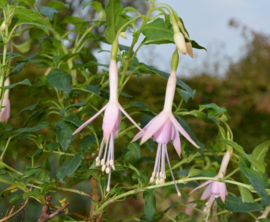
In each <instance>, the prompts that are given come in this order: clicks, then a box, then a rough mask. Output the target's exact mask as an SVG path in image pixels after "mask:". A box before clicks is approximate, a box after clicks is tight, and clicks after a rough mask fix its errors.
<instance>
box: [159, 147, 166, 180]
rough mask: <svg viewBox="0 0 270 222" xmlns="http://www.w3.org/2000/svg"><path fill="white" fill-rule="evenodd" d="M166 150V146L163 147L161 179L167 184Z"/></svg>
mask: <svg viewBox="0 0 270 222" xmlns="http://www.w3.org/2000/svg"><path fill="white" fill-rule="evenodd" d="M165 150H166V144H163V145H162V156H161V172H160V177H161V178H162V183H165V177H164V175H165Z"/></svg>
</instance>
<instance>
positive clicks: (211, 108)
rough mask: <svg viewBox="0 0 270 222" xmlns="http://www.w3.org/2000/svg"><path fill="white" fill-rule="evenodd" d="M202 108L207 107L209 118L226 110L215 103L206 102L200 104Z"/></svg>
mask: <svg viewBox="0 0 270 222" xmlns="http://www.w3.org/2000/svg"><path fill="white" fill-rule="evenodd" d="M202 108H207V110H208V117H209V118H211V117H213V116H215V115H217V114H220V113H224V112H226V109H225V108H221V107H219V106H218V105H217V104H215V103H210V104H206V105H200V109H202Z"/></svg>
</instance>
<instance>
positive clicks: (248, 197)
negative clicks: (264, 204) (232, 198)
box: [238, 186, 255, 203]
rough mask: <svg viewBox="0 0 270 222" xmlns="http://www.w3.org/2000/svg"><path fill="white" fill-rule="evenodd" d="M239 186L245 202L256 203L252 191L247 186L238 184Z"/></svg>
mask: <svg viewBox="0 0 270 222" xmlns="http://www.w3.org/2000/svg"><path fill="white" fill-rule="evenodd" d="M238 188H239V190H240V194H241V197H242V201H243V203H254V202H255V200H254V199H253V197H252V195H251V193H250V191H249V190H248V189H247V188H245V187H242V186H238Z"/></svg>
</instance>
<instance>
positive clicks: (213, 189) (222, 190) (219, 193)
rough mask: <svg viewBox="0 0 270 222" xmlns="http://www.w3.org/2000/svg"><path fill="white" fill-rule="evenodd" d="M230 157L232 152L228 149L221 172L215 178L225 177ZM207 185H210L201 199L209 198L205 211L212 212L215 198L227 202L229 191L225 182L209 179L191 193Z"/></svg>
mask: <svg viewBox="0 0 270 222" xmlns="http://www.w3.org/2000/svg"><path fill="white" fill-rule="evenodd" d="M230 158H231V153H230V151H227V152H226V154H225V155H224V157H223V159H222V163H221V166H220V169H219V172H218V174H217V175H216V176H215V177H214V178H223V177H224V175H225V173H226V169H227V166H228V163H229V161H230ZM206 185H208V186H207V188H206V189H205V191H204V192H203V194H202V196H201V200H206V199H208V198H209V200H208V202H207V203H206V209H205V211H206V212H210V209H211V207H212V205H213V202H214V201H215V199H216V198H218V197H220V198H221V200H222V201H223V202H225V199H226V196H227V195H228V192H227V189H226V185H225V183H223V182H219V181H212V180H209V181H206V182H205V183H203V184H201V185H200V186H198V187H196V188H195V189H193V190H192V191H191V192H190V194H191V193H193V192H194V191H195V190H198V189H200V188H202V187H204V186H206ZM215 205H216V202H215Z"/></svg>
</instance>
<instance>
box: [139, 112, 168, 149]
mask: <svg viewBox="0 0 270 222" xmlns="http://www.w3.org/2000/svg"><path fill="white" fill-rule="evenodd" d="M167 119H168V114H167V113H163V112H162V114H161V115H159V116H158V117H155V118H154V121H153V122H151V124H150V125H149V126H148V128H147V129H146V131H145V133H144V135H143V137H142V140H141V143H140V144H143V143H144V142H146V141H147V140H148V139H149V138H150V137H151V136H152V135H154V133H155V132H156V131H158V129H159V128H160V127H162V125H163V124H164V123H165V122H166V120H167Z"/></svg>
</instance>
